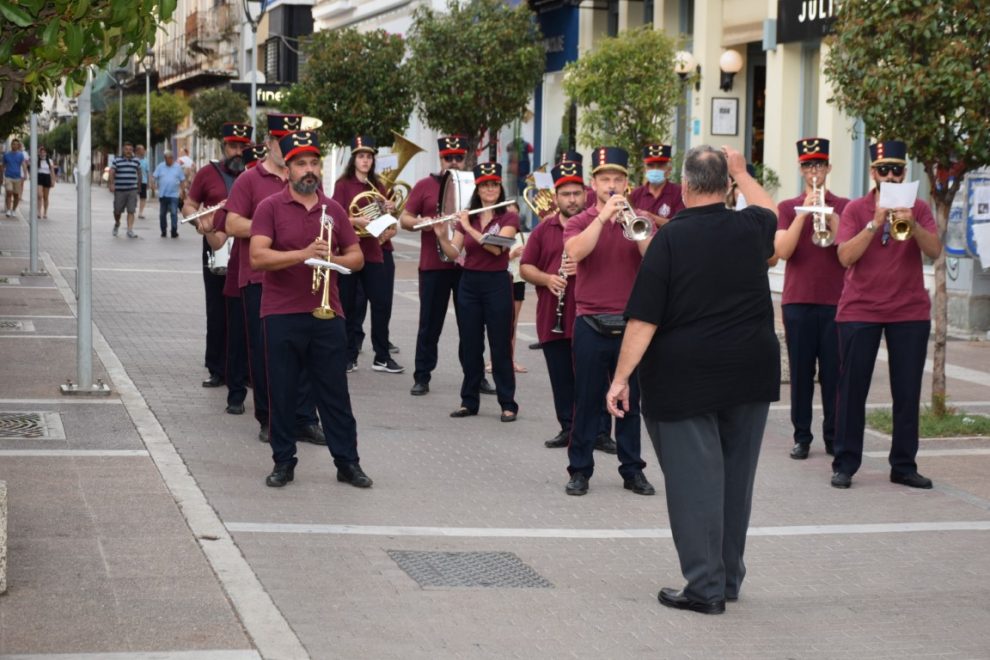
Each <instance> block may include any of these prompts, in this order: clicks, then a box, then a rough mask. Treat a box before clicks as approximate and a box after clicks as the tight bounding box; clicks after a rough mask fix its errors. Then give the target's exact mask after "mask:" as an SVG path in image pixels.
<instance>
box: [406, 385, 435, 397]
mask: <svg viewBox="0 0 990 660" xmlns="http://www.w3.org/2000/svg"><path fill="white" fill-rule="evenodd" d="M409 393H410V394H412V395H413V396H423V395H424V394H429V393H430V385H429V383H415V384H414V385H413V386H412V389H411V390H409Z"/></svg>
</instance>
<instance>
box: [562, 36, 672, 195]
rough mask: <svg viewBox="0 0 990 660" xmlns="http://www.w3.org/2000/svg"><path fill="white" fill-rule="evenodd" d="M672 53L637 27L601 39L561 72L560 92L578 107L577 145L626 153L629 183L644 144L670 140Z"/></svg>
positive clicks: (665, 40)
mask: <svg viewBox="0 0 990 660" xmlns="http://www.w3.org/2000/svg"><path fill="white" fill-rule="evenodd" d="M676 50H677V44H676V42H675V41H674V40H673V39H671V38H670V37H668V36H667V35H666V34H664V33H663V32H660V31H657V30H653V29H651V28H650V27H642V28H639V29H636V30H631V31H629V32H623V33H622V34H620V35H619V36H617V37H613V38H611V39H604V40H602V41H601V42H600V43H599V44H598V46H597V47H596V48H595V49H594V50H593V51H591V52H589V53H586V54H585V55H583V56H582V57H581V58H580V59H578V60H577V61H574V62H571V63H570V64H568V65H567V67H566V68H565V69H564V91H566V92H567V95H568V96H569V97H570V98H571V100H573V101H574V102H575V103H576V104H577V105H578V107H579V108H580V109H581V119H580V122H579V123H580V131H579V134H578V139H579V141H580V142H581V143H583V144H586V145H588V146H591V147H595V146H599V145H609V146H616V147H622V148H623V149H625V150H626V151H628V152H629V154H630V159H629V162H630V165H631V169H632V171H633V177H632V178H633V180H637V179H638V177H637V176H636V175H637V174H638V172H639V169H640V166H639V163H640V159H639V158H638V157H637V156H638V154H639V153H640V150H641V149H642V148H643V145H644V144H648V143H650V142H666V141H667V139H668V137H669V136H670V130H671V122H672V120H673V118H674V112H675V110H676V109H677V105H678V103H679V102H680V100H681V96H682V94H683V90H682V84H681V81H680V79H679V78H678V77H677V74H676V73H675V72H674V53H675V52H676Z"/></svg>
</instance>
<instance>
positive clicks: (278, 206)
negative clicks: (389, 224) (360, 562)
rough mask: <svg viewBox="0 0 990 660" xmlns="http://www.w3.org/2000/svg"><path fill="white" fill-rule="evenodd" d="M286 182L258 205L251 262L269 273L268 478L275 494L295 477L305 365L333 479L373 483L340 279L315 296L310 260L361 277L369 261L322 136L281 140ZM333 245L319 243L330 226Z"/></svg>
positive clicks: (265, 295)
mask: <svg viewBox="0 0 990 660" xmlns="http://www.w3.org/2000/svg"><path fill="white" fill-rule="evenodd" d="M279 147H280V150H281V152H282V153H283V154H285V156H284V157H285V162H286V166H287V168H288V178H289V185H288V186H286V187H285V188H284V189H283V190H282V192H280V193H277V194H275V195H272V196H270V197H268V198H266V199H264V200H262V201H261V203H260V204H258V208H257V209H256V210H255V214H254V218H253V220H252V222H251V265H252V267H254V268H256V269H258V270H262V271H264V273H265V278H264V288H263V289H262V294H261V317H262V319H263V320H264V324H265V347H266V348H267V350H268V357H269V360H268V376H269V384H270V388H269V392H270V396H271V428H272V436H271V444H272V459H273V460H274V461H275V467H274V469H273V470H272V472H271V474H269V475H268V477H267V478H266V480H265V483H266V484H267V485H268V486H271V487H274V488H278V487H281V486H284V485H286V484H287V483H289V482H290V481H292V480H293V478H294V476H295V474H294V473H295V466H296V463H297V459H296V442H295V438H294V435H295V434H294V427H295V408H296V401H297V392H298V391H299V374H300V373H301V372H302V370H303V368H304V367H306V366H309V367H310V369H309V374H310V378H311V380H312V386H313V391H314V393H315V395H316V401H317V407H318V408H319V411H320V418H321V420H322V421H323V423H324V428H326V429H327V431H328V433H327V436H328V438H327V440H328V445H329V448H330V454H331V455H332V456H333V462H334V465H336V466H337V480H338V481H344V482H347V483H350V484H351V485H353V486H357V487H359V488H368V487H369V486H371V483H372V482H371V479H370V478H368V475H366V474H365V473H364V471H363V470H362V469H361V466H360V459H359V458H358V453H357V422H355V420H354V415H353V414H352V413H351V399H350V394H349V393H348V391H347V376H346V372H345V369H346V368H347V353H346V348H347V334H346V330H345V327H344V318H343V316H342V314H343V310H342V309H341V306H340V298H339V297H338V292H337V273H336V272H334V271H331V275H330V279H329V281H328V282H327V283H326V284H322V283H321V285H320V287H319V288H318V289H317V290H316V291H313V288H312V282H313V271H312V269H311V268H310V267H309V266H307V265H306V264H305V263H304V262H305V261H306V260H307V259H311V258H315V259H324V260H330V261H333V262H334V263H336V264H338V265H340V266H343V267H345V268H349V269H351V270H352V271H356V270H359V269H360V268H361V267H362V266H363V265H364V256H363V255H362V254H361V248H360V247H359V246H358V240H357V236H356V235H355V234H354V229H353V228H352V227H351V224H350V222H348V220H347V212H346V211H345V210H344V209H343V208H342V207H341V206H340V205H339V204H337V203H336V202H335V201H333V200H332V199H330V198H329V197H327V196H326V195H324V194H323V189H322V183H323V182H322V180H321V178H320V176H321V172H322V169H323V159H322V158H321V156H320V145H319V141H318V140H317V137H316V133H313V132H311V131H299V132H296V133H290V134H289V135H286V136H285V137H283V138H282V139H281V140H279ZM328 221H329V222H332V226H331V227H329V230H330V231H329V236H330V240H329V241H327V240H324V239H322V238H320V236H321V227H323V226H324V223H325V222H328ZM323 286H329V287H331V288H330V304H331V307H332V308H333V310H334V312H335V314H336V316H335V317H333V318H329V319H328V318H317V317H316V316H315V315H314V314H313V310H314V309H315V308H317V307H320V306H321V301H322V287H323Z"/></svg>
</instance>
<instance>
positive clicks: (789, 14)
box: [777, 0, 838, 44]
mask: <svg viewBox="0 0 990 660" xmlns="http://www.w3.org/2000/svg"><path fill="white" fill-rule="evenodd" d="M837 11H838V0H777V43H779V44H786V43H790V42H793V41H816V40H819V39H821V38H822V37H824V36H825V35H827V34H829V33H831V32H832V25H833V23H834V22H835V14H836V12H837Z"/></svg>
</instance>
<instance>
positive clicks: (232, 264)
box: [201, 170, 241, 298]
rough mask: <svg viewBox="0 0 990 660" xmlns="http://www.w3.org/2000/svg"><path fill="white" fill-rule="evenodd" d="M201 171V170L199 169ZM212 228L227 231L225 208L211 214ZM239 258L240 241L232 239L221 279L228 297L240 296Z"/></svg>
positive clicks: (224, 292)
mask: <svg viewBox="0 0 990 660" xmlns="http://www.w3.org/2000/svg"><path fill="white" fill-rule="evenodd" d="M201 171H202V170H201ZM213 228H214V229H216V230H217V231H220V232H223V233H227V209H225V208H224V209H220V210H218V211H217V212H216V213H214V214H213ZM240 258H241V241H239V240H238V239H236V238H235V239H234V242H233V243H232V244H231V246H230V258H229V259H228V260H227V277H226V278H225V279H224V281H223V295H225V296H227V297H228V298H240V297H241V287H240V286H239V282H240V277H239V275H240V273H239V268H238V265H239V264H240Z"/></svg>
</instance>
